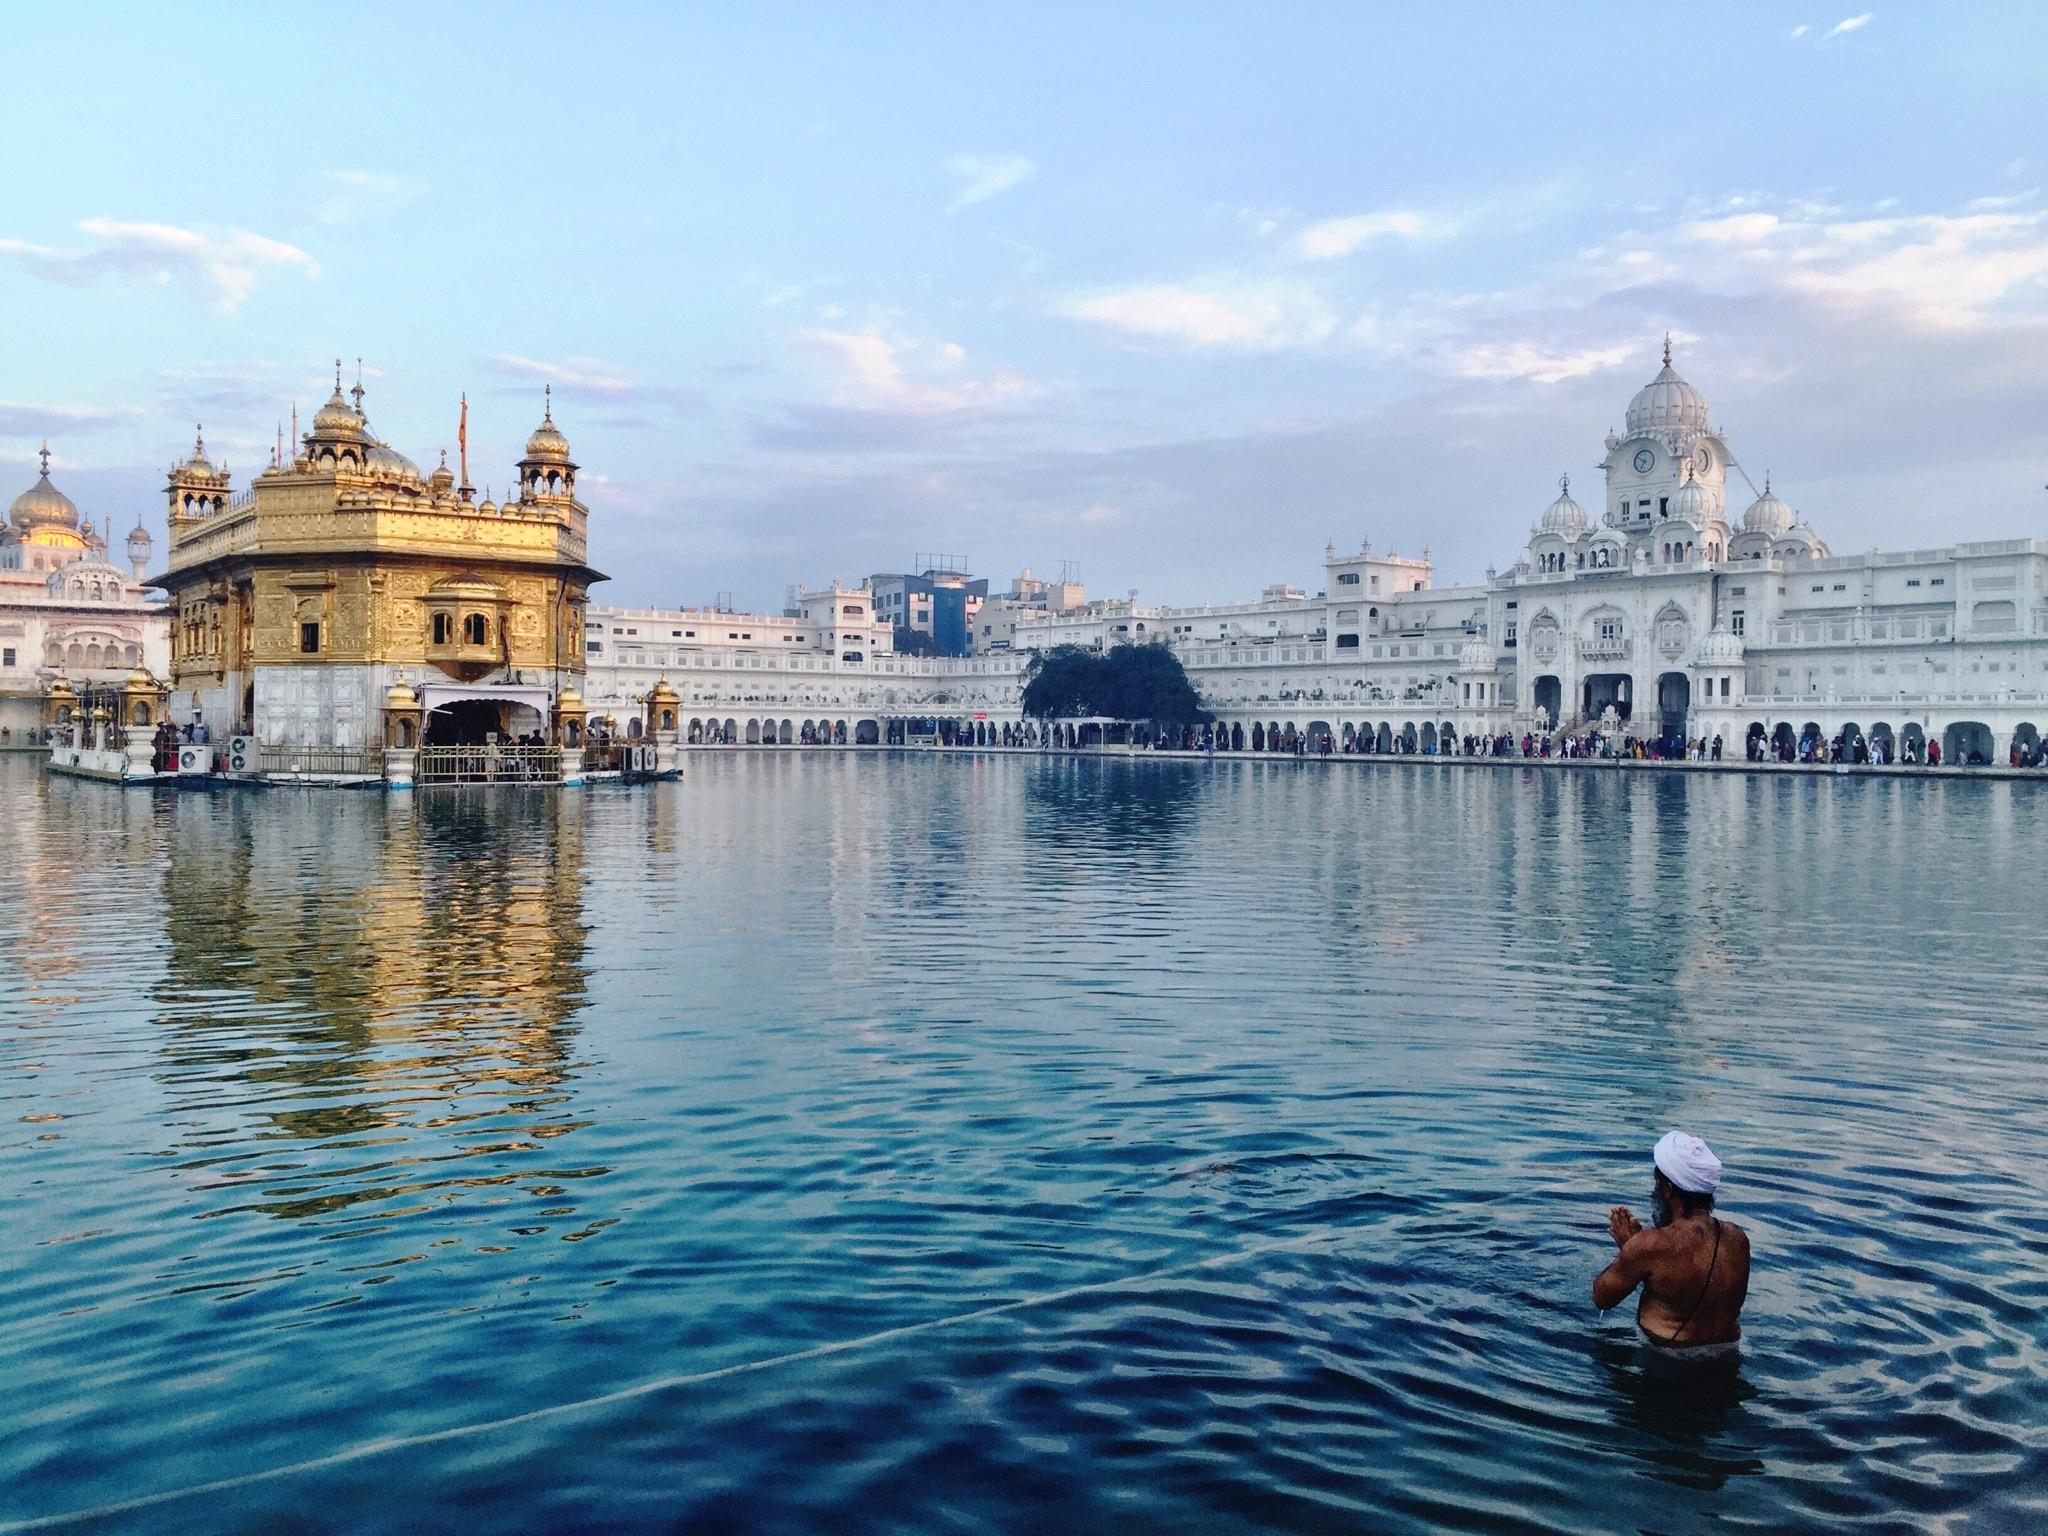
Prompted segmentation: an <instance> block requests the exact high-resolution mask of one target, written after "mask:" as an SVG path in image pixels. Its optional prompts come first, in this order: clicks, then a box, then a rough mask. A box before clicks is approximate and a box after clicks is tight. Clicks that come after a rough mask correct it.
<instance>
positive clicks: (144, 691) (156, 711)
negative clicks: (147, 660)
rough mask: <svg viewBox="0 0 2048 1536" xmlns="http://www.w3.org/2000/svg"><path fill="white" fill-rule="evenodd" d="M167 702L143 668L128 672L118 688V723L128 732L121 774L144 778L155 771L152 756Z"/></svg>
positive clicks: (164, 694) (159, 686)
mask: <svg viewBox="0 0 2048 1536" xmlns="http://www.w3.org/2000/svg"><path fill="white" fill-rule="evenodd" d="M168 702H169V699H168V690H167V689H165V688H164V687H163V685H162V684H160V683H158V682H157V680H156V679H155V678H154V677H151V676H150V675H149V673H148V671H147V670H146V669H144V668H142V667H137V668H136V669H135V670H134V671H133V672H131V673H129V674H128V681H127V682H126V683H125V684H123V685H122V688H121V726H122V729H123V730H125V731H126V732H127V735H128V744H127V758H128V764H127V767H126V768H124V769H123V770H122V773H123V776H124V777H126V778H130V779H146V778H148V777H149V776H150V775H151V774H152V773H153V772H154V771H155V770H154V765H153V764H152V762H151V759H152V758H153V757H154V756H155V755H156V728H157V726H158V725H160V724H161V723H162V721H163V718H164V709H165V707H166V705H167V703H168Z"/></svg>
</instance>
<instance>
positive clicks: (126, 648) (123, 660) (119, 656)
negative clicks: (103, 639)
mask: <svg viewBox="0 0 2048 1536" xmlns="http://www.w3.org/2000/svg"><path fill="white" fill-rule="evenodd" d="M43 664H44V665H45V666H50V667H83V668H84V669H85V670H86V671H88V672H89V671H92V670H93V669H94V668H96V667H139V666H141V665H142V647H141V646H139V645H121V644H119V643H117V642H112V641H110V642H108V643H107V644H105V645H101V644H100V643H99V642H98V641H94V642H92V643H91V644H90V645H81V644H79V643H78V642H77V641H76V640H73V641H72V642H71V643H70V644H69V645H66V644H65V643H64V642H63V641H61V640H51V641H49V642H48V643H47V644H45V645H44V646H43Z"/></svg>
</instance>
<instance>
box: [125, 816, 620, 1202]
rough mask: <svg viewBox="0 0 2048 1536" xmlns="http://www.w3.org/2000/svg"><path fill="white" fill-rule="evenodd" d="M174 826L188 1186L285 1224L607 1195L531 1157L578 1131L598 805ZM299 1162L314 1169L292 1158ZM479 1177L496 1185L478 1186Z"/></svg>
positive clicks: (174, 1027)
mask: <svg viewBox="0 0 2048 1536" xmlns="http://www.w3.org/2000/svg"><path fill="white" fill-rule="evenodd" d="M161 809H162V814H164V815H167V816H168V817H170V818H171V819H172V820H174V821H175V823H176V826H175V834H174V835H175V840H176V845H177V847H178V850H179V856H178V857H177V858H176V859H175V860H173V861H169V862H168V863H167V864H166V867H165V869H164V872H163V874H162V876H161V891H162V901H163V912H164V924H165V934H166V939H167V945H166V955H167V962H166V968H165V974H164V978H163V980H162V981H161V983H160V984H159V985H158V987H157V988H156V991H155V1002H156V1006H157V1019H158V1023H159V1025H160V1026H161V1030H162V1040H163V1043H162V1054H163V1066H162V1070H161V1073H160V1080H161V1082H162V1083H163V1085H164V1087H165V1088H166V1090H168V1092H169V1095H170V1099H171V1105H172V1107H171V1113H170V1122H171V1125H172V1127H173V1129H174V1132H175V1145H174V1147H173V1149H172V1151H173V1155H175V1156H178V1157H180V1158H188V1159H193V1158H196V1161H193V1162H188V1163H186V1164H185V1166H187V1167H191V1168H200V1167H204V1168H207V1169H209V1170H212V1171H213V1172H214V1173H217V1174H218V1175H219V1176H220V1177H222V1178H223V1179H225V1180H228V1181H231V1182H234V1181H240V1180H241V1179H244V1178H247V1179H249V1181H250V1182H251V1183H252V1184H256V1183H260V1185H261V1192H260V1193H257V1192H256V1191H255V1190H252V1191H251V1194H252V1196H253V1198H254V1199H255V1200H256V1201H257V1202H259V1203H260V1204H261V1207H262V1208H263V1209H266V1210H270V1211H272V1212H273V1213H275V1214H281V1215H309V1214H317V1213H321V1212H327V1211H333V1210H337V1209H340V1208H344V1207H349V1206H354V1205H357V1204H359V1203H362V1202H366V1201H389V1200H391V1199H393V1198H396V1197H399V1196H406V1197H419V1196H423V1195H428V1194H437V1195H438V1197H439V1198H449V1197H451V1195H452V1194H453V1193H454V1192H455V1191H458V1190H460V1189H462V1188H464V1187H473V1186H478V1185H482V1186H490V1185H498V1184H506V1183H514V1182H519V1181H522V1180H524V1179H527V1178H529V1177H533V1176H545V1177H546V1178H549V1179H556V1178H562V1177H581V1176H586V1175H588V1174H590V1173H594V1172H601V1171H602V1170H598V1169H576V1168H558V1167H550V1168H548V1169H546V1170H540V1169H538V1168H528V1167H526V1166H525V1164H526V1163H527V1162H528V1161H530V1159H529V1158H527V1157H525V1156H522V1155H521V1154H523V1153H540V1152H541V1151H542V1149H543V1148H544V1147H545V1146H546V1144H547V1143H548V1142H549V1141H551V1140H553V1139H554V1138H558V1137H560V1136H562V1135H564V1134H565V1133H567V1132H570V1131H573V1130H575V1129H576V1128H577V1126H578V1124H579V1123H580V1122H578V1121H577V1120H576V1119H575V1118H574V1116H573V1114H572V1112H571V1109H570V1094H569V1092H568V1090H567V1087H566V1082H567V1079H568V1078H569V1076H570V1074H571V1072H572V1070H573V1067H574V1057H573V1053H574V1049H575V1041H576V1036H577V1025H576V1023H575V1019H576V1015H577V1012H578V1010H579V1008H580V1007H581V1005H582V1003H583V1000H584V988H585V970H584V955H585V944H586V937H587V930H586V926H585V923H584V920H583V879H584V855H583V848H582V840H583V817H584V814H585V811H586V807H585V805H584V804H583V803H582V802H581V801H578V800H575V799H568V798H561V799H557V798H554V797H548V798H541V797H530V796H521V797H517V798H516V799H514V798H501V799H499V800H496V801H495V802H494V801H493V800H492V799H490V798H489V797H487V796H485V795H483V794H482V793H480V792H471V793H462V792H444V793H440V794H436V795H433V796H422V797H420V801H419V803H417V804H406V803H403V802H388V801H386V800H384V799H383V798H382V797H377V798H372V797H369V796H362V797H355V796H349V797H344V798H343V799H341V800H339V801H334V802H323V803H322V804H321V806H320V811H321V814H319V815H317V816H311V817H308V816H288V817H283V816H278V815H276V814H275V811H276V809H277V807H276V805H275V803H274V800H273V799H272V797H268V796H265V797H248V796H205V797H198V796H181V797H178V798H176V799H175V800H168V801H165V802H164V803H163V805H162V808H161ZM337 854H339V855H340V856H339V857H337V856H336V855H337ZM252 1121H253V1122H254V1124H253V1125H252V1123H251V1122H252ZM280 1141H288V1142H295V1143H300V1144H302V1146H301V1147H300V1148H299V1149H298V1150H296V1151H294V1152H293V1153H292V1154H291V1155H290V1156H289V1157H288V1158H281V1157H280V1156H279V1155H278V1154H279V1151H280V1149H279V1148H278V1147H277V1146H276V1145H275V1144H276V1143H277V1142H280ZM328 1154H338V1155H335V1156H329V1155H328ZM478 1154H488V1155H489V1162H490V1164H491V1167H490V1169H489V1171H487V1172H482V1173H479V1174H470V1173H466V1172H462V1171H459V1170H461V1169H462V1167H463V1165H464V1163H465V1162H467V1161H468V1160H469V1159H471V1158H473V1157H474V1156H476V1155H478ZM545 1156H546V1157H547V1159H548V1160H549V1161H550V1163H552V1161H553V1158H554V1156H555V1154H554V1153H552V1152H549V1153H546V1154H545ZM281 1164H283V1165H285V1166H288V1167H289V1168H290V1169H291V1170H292V1172H291V1176H289V1177H285V1178H282V1179H280V1178H279V1177H278V1176H277V1172H276V1170H278V1168H279V1167H280V1165H281ZM245 1170H246V1171H245ZM259 1172H260V1174H261V1177H260V1179H259V1178H257V1177H255V1176H256V1175H257V1174H259Z"/></svg>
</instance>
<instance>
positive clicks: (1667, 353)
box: [1664, 331, 1671, 368]
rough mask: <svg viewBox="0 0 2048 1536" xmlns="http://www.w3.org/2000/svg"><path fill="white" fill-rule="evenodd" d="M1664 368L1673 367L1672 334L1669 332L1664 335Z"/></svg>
mask: <svg viewBox="0 0 2048 1536" xmlns="http://www.w3.org/2000/svg"><path fill="white" fill-rule="evenodd" d="M1664 366H1665V367H1666V368H1669V367H1670V366H1671V333H1670V332H1669V331H1666V332H1665V333H1664Z"/></svg>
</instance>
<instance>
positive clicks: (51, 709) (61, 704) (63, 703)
mask: <svg viewBox="0 0 2048 1536" xmlns="http://www.w3.org/2000/svg"><path fill="white" fill-rule="evenodd" d="M77 720H78V694H77V692H76V691H75V690H74V689H73V688H72V686H71V685H70V684H69V683H68V682H66V681H65V680H64V679H63V678H61V677H60V678H58V679H57V680H56V681H55V682H53V683H51V684H50V691H49V692H48V693H46V694H45V695H43V724H44V725H45V726H47V727H48V728H49V740H50V749H51V750H52V751H53V752H54V751H55V750H56V749H57V748H58V747H60V746H65V745H75V744H76V742H75V739H74V737H73V735H72V732H73V731H74V730H75V729H76V725H77Z"/></svg>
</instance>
